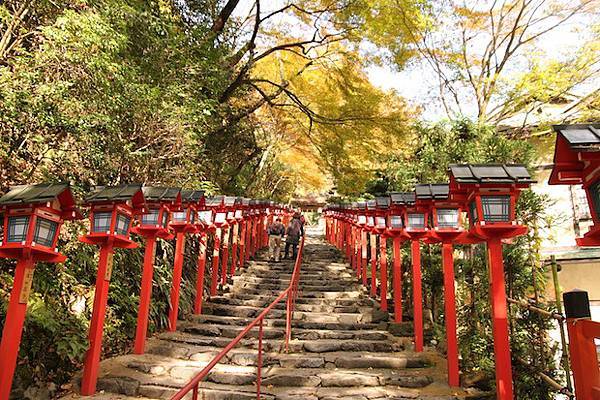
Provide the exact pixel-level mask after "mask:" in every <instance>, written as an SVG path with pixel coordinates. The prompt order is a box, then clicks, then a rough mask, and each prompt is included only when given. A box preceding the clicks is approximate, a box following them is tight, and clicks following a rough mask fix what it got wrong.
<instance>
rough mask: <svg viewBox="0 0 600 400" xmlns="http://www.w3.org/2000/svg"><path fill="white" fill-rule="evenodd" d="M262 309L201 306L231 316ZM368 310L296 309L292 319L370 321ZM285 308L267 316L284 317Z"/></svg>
mask: <svg viewBox="0 0 600 400" xmlns="http://www.w3.org/2000/svg"><path fill="white" fill-rule="evenodd" d="M263 310H264V309H263V308H259V307H251V306H231V305H227V304H212V303H207V304H205V305H204V307H203V313H204V314H213V315H222V316H231V317H245V318H250V317H257V316H258V315H259V314H260V313H261V312H262V311H263ZM369 311H372V309H370V310H368V311H367V310H365V312H363V313H340V312H338V313H328V312H317V311H309V312H305V311H300V310H298V309H296V311H295V312H294V320H297V321H307V322H323V323H329V322H342V323H355V322H371V321H372V315H371V313H370V312H369ZM286 314H287V313H286V310H281V309H278V310H271V311H270V313H269V318H272V319H285V318H286Z"/></svg>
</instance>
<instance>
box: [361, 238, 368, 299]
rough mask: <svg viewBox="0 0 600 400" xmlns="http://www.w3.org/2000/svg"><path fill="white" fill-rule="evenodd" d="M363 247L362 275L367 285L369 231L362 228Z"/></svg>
mask: <svg viewBox="0 0 600 400" xmlns="http://www.w3.org/2000/svg"><path fill="white" fill-rule="evenodd" d="M361 249H362V254H361V256H362V259H361V261H360V264H361V271H360V273H361V275H362V284H363V285H364V286H365V287H367V231H365V230H362V229H361Z"/></svg>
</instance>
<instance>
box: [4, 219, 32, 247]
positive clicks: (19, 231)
mask: <svg viewBox="0 0 600 400" xmlns="http://www.w3.org/2000/svg"><path fill="white" fill-rule="evenodd" d="M28 229H29V217H8V235H7V238H6V240H7V241H8V242H10V243H20V242H22V241H24V240H25V239H26V238H27V230H28Z"/></svg>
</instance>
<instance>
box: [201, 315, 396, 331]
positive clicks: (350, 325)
mask: <svg viewBox="0 0 600 400" xmlns="http://www.w3.org/2000/svg"><path fill="white" fill-rule="evenodd" d="M267 317H268V316H267ZM216 318H222V320H221V321H220V323H222V324H227V322H230V324H231V325H241V326H247V325H248V324H249V323H250V322H252V320H253V319H252V318H242V317H230V316H226V315H210V314H204V315H199V316H193V317H190V320H191V321H197V322H200V323H202V321H205V320H208V321H218V320H216ZM225 319H231V320H230V321H226V320H225ZM264 324H265V326H272V327H285V326H286V320H285V319H284V318H265V319H264ZM389 325H390V324H389V323H388V322H385V321H381V322H377V323H375V322H314V321H300V320H296V319H294V320H292V328H294V329H311V330H315V329H316V330H332V331H336V330H337V331H339V330H348V331H356V330H382V331H383V330H387V329H388V326H389ZM405 329H406V328H405ZM395 336H401V335H399V334H398V333H396V334H395Z"/></svg>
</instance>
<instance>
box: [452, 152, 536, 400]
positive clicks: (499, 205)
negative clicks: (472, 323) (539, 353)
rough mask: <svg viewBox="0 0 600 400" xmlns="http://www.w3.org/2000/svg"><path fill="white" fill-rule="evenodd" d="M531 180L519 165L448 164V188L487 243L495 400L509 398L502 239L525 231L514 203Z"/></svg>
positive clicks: (471, 227)
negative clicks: (460, 199) (461, 198)
mask: <svg viewBox="0 0 600 400" xmlns="http://www.w3.org/2000/svg"><path fill="white" fill-rule="evenodd" d="M532 182H533V181H532V179H531V176H530V175H529V172H528V171H527V169H526V168H525V166H523V165H501V164H489V165H457V164H454V165H451V166H450V192H451V193H455V194H457V195H464V196H465V198H466V204H467V205H468V209H469V221H470V231H471V233H473V234H474V235H475V236H477V237H479V238H481V239H483V240H485V241H486V242H487V245H488V256H489V271H490V297H491V303H492V324H493V334H494V355H495V358H496V392H497V398H498V400H509V399H513V385H512V383H513V381H512V365H511V357H510V342H509V338H508V318H507V308H506V289H505V283H504V265H503V259H502V240H503V239H507V238H513V237H515V236H519V235H523V234H525V233H526V232H527V228H526V227H525V226H521V225H518V224H517V223H516V218H515V205H516V202H517V199H518V197H519V193H520V191H521V190H522V189H525V188H528V187H529V185H530V184H531V183H532Z"/></svg>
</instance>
